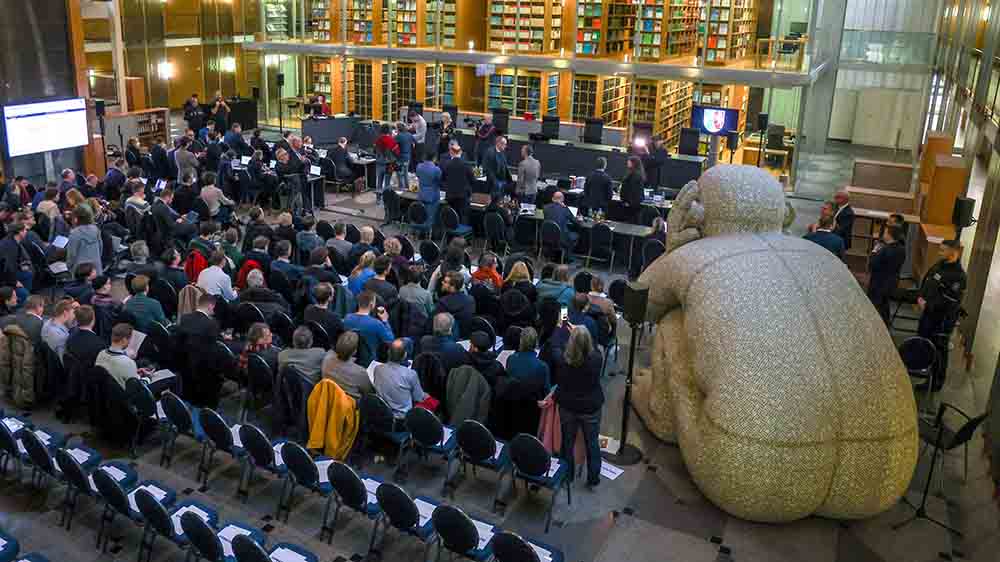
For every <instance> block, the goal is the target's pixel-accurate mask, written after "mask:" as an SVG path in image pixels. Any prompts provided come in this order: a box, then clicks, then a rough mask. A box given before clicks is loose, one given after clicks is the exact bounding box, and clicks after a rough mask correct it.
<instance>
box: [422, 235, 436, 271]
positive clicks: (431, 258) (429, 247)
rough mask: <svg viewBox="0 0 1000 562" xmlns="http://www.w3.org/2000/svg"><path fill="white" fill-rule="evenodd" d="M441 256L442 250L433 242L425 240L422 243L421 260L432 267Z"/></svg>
mask: <svg viewBox="0 0 1000 562" xmlns="http://www.w3.org/2000/svg"><path fill="white" fill-rule="evenodd" d="M440 256H441V249H440V248H438V245H437V244H435V243H434V242H433V241H431V240H424V241H423V242H421V243H420V260H421V261H423V262H424V263H426V264H428V265H431V264H436V263H437V261H438V258H439V257H440Z"/></svg>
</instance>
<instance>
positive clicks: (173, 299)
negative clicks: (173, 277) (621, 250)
mask: <svg viewBox="0 0 1000 562" xmlns="http://www.w3.org/2000/svg"><path fill="white" fill-rule="evenodd" d="M149 298H151V299H153V300H156V301H159V302H160V304H161V305H162V306H163V313H164V314H165V315H166V316H167V318H173V317H174V316H176V315H177V289H175V288H174V286H173V285H171V284H170V283H169V282H167V280H166V279H163V278H160V277H157V278H156V279H155V280H154V281H153V284H152V285H150V287H149Z"/></svg>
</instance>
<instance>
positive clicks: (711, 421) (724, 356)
mask: <svg viewBox="0 0 1000 562" xmlns="http://www.w3.org/2000/svg"><path fill="white" fill-rule="evenodd" d="M784 214H785V205H784V194H783V192H782V189H781V186H780V185H778V183H777V181H775V179H774V178H773V177H772V176H770V175H769V174H767V173H766V172H764V171H762V170H759V169H757V168H753V167H748V166H730V165H719V166H716V167H714V168H712V169H711V170H709V171H708V172H707V173H705V174H704V175H703V176H702V177H701V179H700V180H698V182H697V183H696V182H691V183H689V184H688V185H687V186H685V187H684V189H683V190H682V191H681V193H680V194H679V196H678V198H677V201H675V204H674V207H673V209H672V210H671V212H670V216H669V219H668V234H667V252H666V253H665V254H664V255H663V256H662V257H661V258H660V259H659V260H657V261H656V262H655V263H654V264H652V265H651V266H650V267H649V268H648V269H647V270H646V271H645V272H644V273H643V275H642V278H641V279H642V281H644V282H646V283H647V284H648V285H649V287H650V296H649V309H648V310H649V312H648V319H649V320H650V321H651V322H653V323H655V324H656V325H657V328H656V335H655V340H654V343H653V358H652V368H651V374H650V375H649V376H645V377H639V378H638V379H637V384H638V385H639V388H638V389H637V391H636V393H635V395H636V396H638V397H639V398H638V400H637V404H636V407H637V409H638V410H639V413H640V414H641V415H642V417H643V418H644V420H645V421H646V425H647V426H648V427H649V428H650V429H651V430H652V431H653V432H654V433H655V434H656V435H657V436H658V437H660V438H661V439H664V440H668V441H676V442H677V443H678V445H679V446H680V449H681V452H682V455H683V457H684V462H685V464H686V465H687V467H688V470H689V471H690V473H691V475H692V477H693V478H694V481H695V482H696V484H697V485H698V487H699V488H700V489H701V490H702V492H703V493H704V494H705V495H706V496H707V497H708V498H709V499H710V500H711V501H712V502H714V503H715V504H716V505H718V506H719V507H721V508H722V509H724V510H726V511H727V512H729V513H731V514H733V515H735V516H737V517H742V518H745V519H750V520H754V521H768V522H777V521H791V520H795V519H799V518H801V517H805V516H808V515H812V514H815V515H821V516H826V517H834V518H863V517H868V516H871V515H874V514H876V513H879V512H881V511H883V510H885V509H887V508H888V507H890V506H891V505H892V504H894V503H895V502H896V501H897V500H898V499H899V497H900V496H901V495H902V494H903V492H904V491H905V490H906V488H907V486H908V484H909V482H910V478H911V476H912V474H913V468H914V464H915V463H916V457H917V428H916V406H915V404H914V399H913V392H912V390H911V387H910V383H909V380H908V377H907V374H906V370H905V369H904V367H903V365H902V362H901V361H900V358H899V355H898V353H897V352H896V349H895V348H894V346H893V343H892V340H891V338H890V336H889V333H888V331H887V330H886V327H885V325H884V324H883V323H882V320H881V319H880V318H879V316H878V314H877V313H876V311H875V309H874V308H873V307H872V305H871V304H870V302H869V300H868V298H867V297H866V296H865V293H864V292H863V291H862V289H861V287H860V286H859V285H858V283H857V281H856V280H855V279H854V277H853V276H852V275H851V273H850V272H849V271H848V270H847V268H846V267H845V266H844V264H843V263H842V262H840V261H839V260H837V259H836V257H835V256H834V255H833V254H831V253H830V252H829V251H827V250H826V249H824V248H822V247H820V246H818V245H816V244H813V243H812V242H809V241H806V240H802V239H800V238H794V237H790V236H786V235H783V234H781V232H780V229H781V226H782V219H783V218H784Z"/></svg>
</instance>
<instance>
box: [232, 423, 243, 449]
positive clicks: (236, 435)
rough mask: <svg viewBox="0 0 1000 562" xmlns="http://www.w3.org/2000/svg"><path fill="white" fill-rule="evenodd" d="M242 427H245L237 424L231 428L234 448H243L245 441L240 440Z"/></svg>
mask: <svg viewBox="0 0 1000 562" xmlns="http://www.w3.org/2000/svg"><path fill="white" fill-rule="evenodd" d="M241 427H243V426H242V425H240V424H236V425H234V426H233V427H232V428H230V431H231V432H232V434H233V446H234V447H240V448H242V447H243V440H242V439H240V428H241Z"/></svg>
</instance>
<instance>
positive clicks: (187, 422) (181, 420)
mask: <svg viewBox="0 0 1000 562" xmlns="http://www.w3.org/2000/svg"><path fill="white" fill-rule="evenodd" d="M160 405H162V406H163V413H164V414H166V416H167V421H168V422H170V423H171V424H172V425H173V426H174V428H175V429H176V430H177V432H178V433H184V434H188V435H190V434H191V433H192V432H193V431H194V419H193V418H192V417H191V410H189V409H188V407H187V405H186V404H184V402H182V401H181V399H180V398H178V397H177V395H176V394H174V393H173V392H170V391H167V392H164V393H163V394H162V395H161V396H160Z"/></svg>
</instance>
